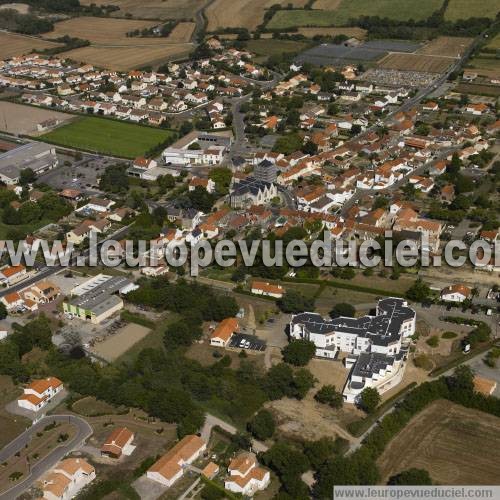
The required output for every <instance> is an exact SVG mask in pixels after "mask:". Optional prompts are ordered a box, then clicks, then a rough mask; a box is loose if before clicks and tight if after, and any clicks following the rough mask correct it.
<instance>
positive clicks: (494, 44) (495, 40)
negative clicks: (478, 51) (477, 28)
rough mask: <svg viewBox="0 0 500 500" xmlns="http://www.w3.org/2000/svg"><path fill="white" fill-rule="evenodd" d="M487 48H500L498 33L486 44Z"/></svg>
mask: <svg viewBox="0 0 500 500" xmlns="http://www.w3.org/2000/svg"><path fill="white" fill-rule="evenodd" d="M486 47H488V48H489V49H500V35H497V36H495V37H494V38H492V39H491V40H490V41H489V43H488V45H486Z"/></svg>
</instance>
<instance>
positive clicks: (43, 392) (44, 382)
mask: <svg viewBox="0 0 500 500" xmlns="http://www.w3.org/2000/svg"><path fill="white" fill-rule="evenodd" d="M63 388H64V386H63V383H62V382H61V381H60V380H59V379H58V378H55V377H48V378H45V379H40V380H33V381H32V382H31V383H30V384H29V385H27V386H26V387H25V388H24V394H23V395H22V396H20V397H19V398H18V400H17V404H18V405H19V406H20V407H21V408H26V409H27V410H30V411H39V410H41V409H42V408H43V407H44V406H46V405H47V404H48V403H49V402H50V400H51V399H52V398H53V397H54V396H55V395H56V394H59V393H60V392H61V391H62V390H63Z"/></svg>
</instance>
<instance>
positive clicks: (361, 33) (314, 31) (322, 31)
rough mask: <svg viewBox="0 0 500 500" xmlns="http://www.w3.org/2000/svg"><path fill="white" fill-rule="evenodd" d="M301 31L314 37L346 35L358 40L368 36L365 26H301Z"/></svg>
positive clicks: (308, 36) (302, 33) (307, 35)
mask: <svg viewBox="0 0 500 500" xmlns="http://www.w3.org/2000/svg"><path fill="white" fill-rule="evenodd" d="M299 33H300V34H301V35H304V36H306V37H307V38H312V37H313V36H316V35H321V36H331V37H334V36H337V35H345V36H348V37H354V38H357V39H358V40H364V39H365V37H366V30H364V29H363V28H299Z"/></svg>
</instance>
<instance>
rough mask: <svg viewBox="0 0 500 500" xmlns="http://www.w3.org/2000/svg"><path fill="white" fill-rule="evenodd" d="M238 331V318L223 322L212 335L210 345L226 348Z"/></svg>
mask: <svg viewBox="0 0 500 500" xmlns="http://www.w3.org/2000/svg"><path fill="white" fill-rule="evenodd" d="M236 330H238V320H237V319H236V318H226V319H224V320H222V321H221V322H220V323H219V324H218V325H217V327H216V328H215V329H214V331H213V332H212V334H211V335H210V345H213V346H216V347H226V346H227V345H228V344H229V341H230V340H231V337H232V336H233V334H234V332H235V331H236Z"/></svg>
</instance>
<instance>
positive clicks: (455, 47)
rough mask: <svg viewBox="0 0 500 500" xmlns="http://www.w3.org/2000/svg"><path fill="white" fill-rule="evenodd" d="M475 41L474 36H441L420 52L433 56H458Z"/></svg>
mask: <svg viewBox="0 0 500 500" xmlns="http://www.w3.org/2000/svg"><path fill="white" fill-rule="evenodd" d="M473 41H474V39H473V38H467V37H458V36H456V37H455V36H439V37H438V38H436V39H434V40H432V41H431V42H429V43H428V44H426V45H425V46H424V47H422V48H421V49H420V50H419V51H418V53H419V54H424V55H431V56H446V57H457V58H458V57H460V56H461V55H462V54H463V53H464V52H465V51H466V50H467V47H469V46H470V44H471V43H472V42H473Z"/></svg>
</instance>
